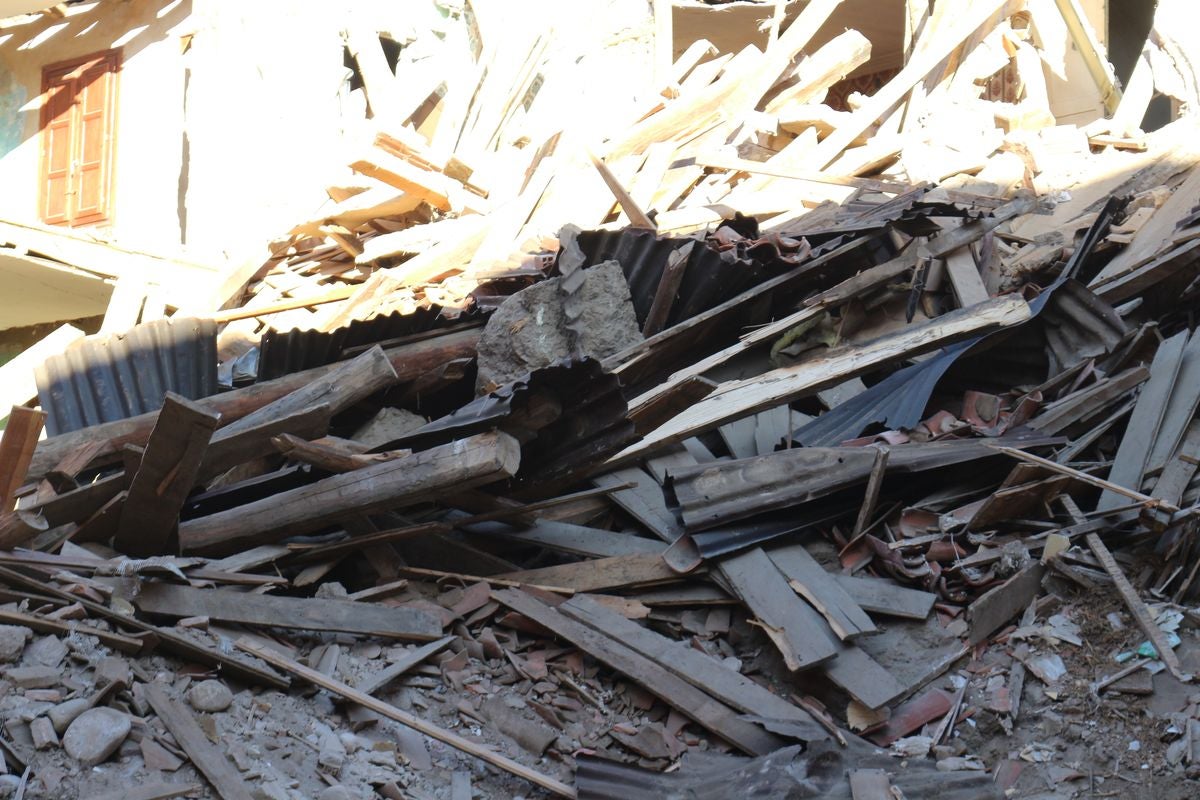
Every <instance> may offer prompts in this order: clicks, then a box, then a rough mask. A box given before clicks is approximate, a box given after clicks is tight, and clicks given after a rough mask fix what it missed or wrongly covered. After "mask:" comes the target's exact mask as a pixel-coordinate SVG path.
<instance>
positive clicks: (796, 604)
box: [719, 548, 904, 708]
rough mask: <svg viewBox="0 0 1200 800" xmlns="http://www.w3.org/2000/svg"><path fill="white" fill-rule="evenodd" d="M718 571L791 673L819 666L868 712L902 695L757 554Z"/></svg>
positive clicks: (899, 687) (729, 560)
mask: <svg viewBox="0 0 1200 800" xmlns="http://www.w3.org/2000/svg"><path fill="white" fill-rule="evenodd" d="M719 570H720V574H721V576H723V577H724V578H725V581H726V583H727V584H728V585H729V587H730V588H731V589H732V591H733V592H734V594H736V595H737V596H738V597H739V598H740V599H741V600H742V602H743V603H745V604H746V606H747V608H749V609H750V611H751V612H752V613H753V614H754V616H755V617H756V618H757V619H758V620H759V622H760V624H761V625H762V626H763V629H764V631H765V632H766V634H767V636H768V637H769V638H770V639H771V641H772V642H773V643H774V644H775V646H776V647H777V648H779V652H780V653H781V654H782V655H783V657H784V662H785V663H786V664H787V665H788V668H789V669H792V670H797V669H804V668H805V667H806V666H813V665H817V664H819V665H820V669H821V670H822V671H824V673H825V676H826V677H828V678H829V680H830V681H832V682H833V683H834V684H835V685H837V686H838V687H840V688H841V689H843V690H844V691H845V692H846V694H848V695H850V696H851V697H853V698H854V699H855V700H857V701H858V702H860V703H862V704H863V705H865V706H867V707H868V708H880V707H882V706H884V705H886V704H887V703H890V702H892V701H894V700H895V699H896V698H897V697H899V696H900V695H901V694H903V693H904V687H903V686H902V685H901V684H900V683H899V682H898V681H897V680H896V679H895V677H893V676H892V674H891V673H890V672H888V671H887V670H886V669H885V668H884V667H883V666H882V665H881V664H880V663H879V662H877V661H876V660H875V659H873V658H871V656H869V655H867V653H866V652H865V651H863V650H862V649H860V648H858V647H856V646H855V645H853V644H848V643H846V642H841V641H838V640H837V639H836V638H835V637H834V636H833V635H832V632H831V631H830V628H829V625H828V624H827V623H826V622H825V620H824V619H823V618H822V617H821V615H820V614H818V613H817V612H816V611H815V610H814V609H813V607H812V606H810V605H809V604H808V603H806V602H805V601H804V600H803V599H801V598H800V596H799V595H797V594H796V592H795V590H793V589H792V587H791V586H790V585H789V584H788V582H787V579H786V578H785V577H784V576H783V574H782V573H781V572H780V570H779V569H778V568H777V567H776V566H775V563H774V562H773V561H771V559H770V558H769V557H768V556H767V555H766V553H765V552H763V550H762V549H761V548H755V549H753V550H749V551H747V552H746V553H742V554H739V555H737V556H734V557H733V558H726V559H724V560H723V561H722V562H721V564H720V567H719ZM806 662H808V663H807V664H806ZM793 664H795V665H797V666H793Z"/></svg>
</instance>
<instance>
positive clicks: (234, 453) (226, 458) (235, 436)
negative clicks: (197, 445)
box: [196, 405, 331, 483]
mask: <svg viewBox="0 0 1200 800" xmlns="http://www.w3.org/2000/svg"><path fill="white" fill-rule="evenodd" d="M330 416H331V413H330V410H329V406H327V405H319V406H313V407H312V408H306V409H303V410H301V411H296V412H294V413H291V414H285V415H283V416H280V417H278V418H276V419H271V420H266V421H264V422H262V423H260V424H258V425H252V426H249V427H247V428H243V429H241V430H234V431H232V432H226V431H225V430H224V429H223V428H222V429H218V430H217V432H216V433H215V434H213V437H212V439H210V440H209V442H208V451H207V452H206V453H205V454H204V460H203V461H202V462H200V473H199V474H198V475H197V476H196V481H197V483H204V482H205V481H207V480H208V479H210V478H215V477H216V476H217V475H220V474H221V473H223V472H226V471H228V470H229V469H231V468H233V467H236V466H237V465H238V464H244V463H245V462H247V461H252V460H254V459H256V458H260V457H262V456H265V455H270V454H271V453H274V452H275V446H274V444H273V443H272V442H273V440H274V438H275V437H276V436H283V435H294V436H300V437H303V438H305V439H315V438H317V437H319V436H324V435H325V433H326V431H328V430H329V418H330Z"/></svg>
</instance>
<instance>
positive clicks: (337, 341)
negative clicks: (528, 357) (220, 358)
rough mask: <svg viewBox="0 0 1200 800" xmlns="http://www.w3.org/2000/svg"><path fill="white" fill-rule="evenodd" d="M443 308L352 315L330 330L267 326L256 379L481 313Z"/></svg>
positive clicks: (329, 361)
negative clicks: (449, 312)
mask: <svg viewBox="0 0 1200 800" xmlns="http://www.w3.org/2000/svg"><path fill="white" fill-rule="evenodd" d="M445 312H446V310H445V309H444V308H442V307H441V306H439V305H432V304H431V305H429V306H425V307H422V308H418V309H417V310H416V311H412V312H408V313H404V312H401V311H394V312H392V313H391V314H386V315H384V316H379V317H375V318H373V319H369V320H357V319H356V320H353V321H351V322H350V323H349V324H347V325H343V326H342V327H340V328H337V329H336V330H332V331H318V330H312V329H301V328H293V329H292V330H290V331H276V330H268V331H267V332H266V333H264V334H263V337H262V341H261V343H260V344H259V357H258V380H260V381H266V380H270V379H272V378H278V377H279V376H281V375H287V374H289V373H292V372H300V371H302V370H306V369H311V368H313V367H321V366H324V365H325V364H332V363H333V362H335V361H340V360H341V359H343V358H345V357H346V355H347V354H348V353H347V351H349V350H353V349H354V348H356V347H363V346H367V345H373V344H376V343H378V342H383V341H386V340H388V339H398V338H400V337H403V336H412V335H413V334H418V333H425V332H427V331H431V330H434V329H436V328H444V327H449V326H451V325H458V324H460V323H465V322H469V321H471V320H472V319H475V318H476V317H477V316H481V315H480V314H479V312H477V311H475V309H474V307H472V309H471V310H468V311H464V312H460V311H458V310H457V309H455V310H454V315H453V316H450V315H447V314H446V313H445Z"/></svg>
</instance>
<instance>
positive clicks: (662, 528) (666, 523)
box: [592, 467, 683, 542]
mask: <svg viewBox="0 0 1200 800" xmlns="http://www.w3.org/2000/svg"><path fill="white" fill-rule="evenodd" d="M592 483H594V484H596V485H597V486H599V487H601V488H607V487H612V486H619V485H621V484H629V483H632V484H634V486H633V488H629V489H620V490H618V491H615V492H612V493H610V494H609V497H610V498H611V499H612V501H613V502H614V503H616V504H617V505H618V506H619V507H620V508H621V509H622V510H624V511H625V512H626V513H627V514H629V515H630V516H631V517H633V518H634V519H635V520H637V521H638V522H640V523H641V524H642V525H645V526H646V528H647V529H648V530H649V531H650V532H651V533H653V534H654V535H655V536H657V537H658V538H660V539H662V540H663V541H664V542H674V541H675V540H676V539H678V538H679V537H680V536H682V535H683V526H682V525H681V524H680V523H679V520H678V519H676V517H675V514H674V513H672V512H671V510H670V509H669V508H667V501H666V498H665V497H664V496H663V489H662V487H661V486H659V485H658V484H657V483H656V482H655V481H654V479H653V478H651V477H650V476H649V475H647V474H646V472H645V471H644V470H642V469H641V468H639V467H627V468H625V469H618V470H613V471H612V472H607V473H605V474H603V475H597V476H595V477H594V478H592Z"/></svg>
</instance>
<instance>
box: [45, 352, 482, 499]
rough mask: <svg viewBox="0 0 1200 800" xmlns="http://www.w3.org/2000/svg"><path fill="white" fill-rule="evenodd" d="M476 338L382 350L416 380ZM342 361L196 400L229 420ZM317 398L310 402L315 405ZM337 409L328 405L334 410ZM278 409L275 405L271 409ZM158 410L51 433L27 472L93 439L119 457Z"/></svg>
mask: <svg viewBox="0 0 1200 800" xmlns="http://www.w3.org/2000/svg"><path fill="white" fill-rule="evenodd" d="M478 341H479V329H478V328H472V329H468V330H461V331H457V332H455V333H448V334H446V335H444V336H438V337H436V338H432V339H425V340H422V341H418V342H412V343H410V344H405V345H401V346H398V347H393V348H389V349H387V350H384V354H385V355H386V356H387V358H388V361H389V363H390V364H391V365H392V369H394V370H395V373H396V377H395V379H394V382H396V383H406V382H408V381H412V380H416V379H417V378H418V377H420V376H421V375H423V374H425V373H426V372H428V371H429V370H431V369H434V368H436V367H437V366H439V365H440V364H443V363H445V362H446V361H452V360H454V359H457V358H470V357H473V356H474V355H475V345H476V343H477V342H478ZM344 364H345V362H338V363H336V364H327V365H325V366H322V367H316V368H314V369H309V370H304V371H303V372H295V373H292V374H291V375H285V376H283V377H281V378H276V379H274V380H270V381H263V382H262V383H256V384H254V385H253V386H247V387H245V388H242V389H235V390H234V391H232V392H225V393H224V394H218V395H213V396H212V397H206V398H204V399H202V400H199V401H197V402H198V403H199V404H200V406H201V407H203V408H204V409H205V410H207V411H213V412H216V413H218V414H220V415H221V420H222V421H223V422H224V423H226V424H230V423H232V422H234V421H235V420H239V419H242V418H243V417H245V416H247V415H249V414H251V413H252V412H254V411H256V410H258V409H260V408H262V407H263V406H265V405H267V404H268V403H273V402H274V401H276V400H278V399H280V398H282V397H284V396H286V395H289V394H291V393H292V392H295V391H297V390H299V389H303V388H305V387H307V386H309V385H310V384H312V383H313V382H314V381H317V380H319V379H321V378H323V377H325V376H327V375H329V374H330V373H331V372H333V371H335V370H338V369H340V368H341V367H342V366H344ZM319 404H320V401H317V402H314V403H312V404H311V405H319ZM337 410H338V409H336V408H334V409H332V411H333V413H336V412H337ZM274 413H278V411H276V412H274ZM157 416H158V412H157V411H153V412H150V413H148V414H141V415H139V416H136V417H130V418H129V419H122V420H117V421H116V422H106V423H103V424H101V425H92V426H91V427H88V428H83V429H81V430H78V431H72V432H71V433H64V434H61V435H59V436H51V437H50V438H48V439H46V440H45V441H43V442H39V443H38V447H37V450H36V452H35V453H34V456H33V461H32V462H31V464H30V467H29V473H30V476H31V477H34V478H40V477H42V476H43V475H45V473H46V472H47V471H49V470H51V469H53V468H54V466H55V465H56V464H57V463H58V462H59V461H60V460H62V458H63V457H64V456H66V455H67V454H68V453H69V452H71V451H72V450H73V449H75V448H77V447H79V446H80V445H82V444H84V443H86V442H91V441H104V442H106V443H107V445H108V447H107V448H106V452H107V453H108V455H107V456H106V457H107V458H108V460H109V461H115V460H117V457H116V454H117V453H118V452H119V451H120V449H121V446H122V445H124V444H144V443H145V441H146V439H147V438H149V436H150V431H151V430H152V429H153V428H154V421H155V418H156V417H157Z"/></svg>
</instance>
